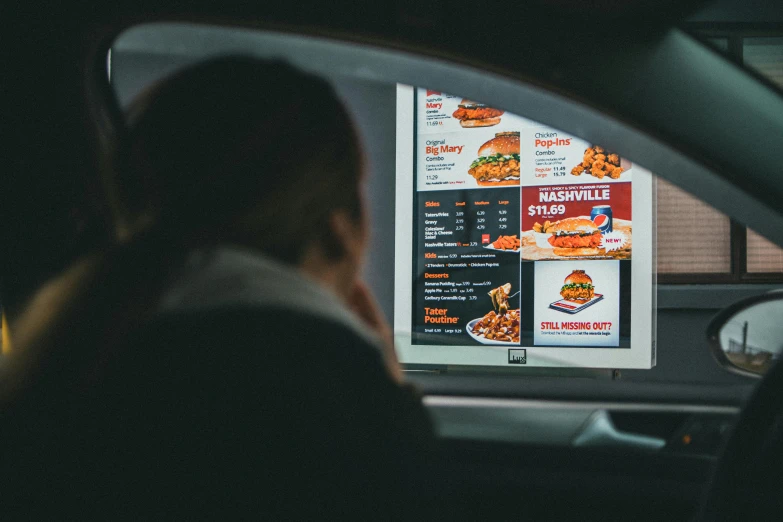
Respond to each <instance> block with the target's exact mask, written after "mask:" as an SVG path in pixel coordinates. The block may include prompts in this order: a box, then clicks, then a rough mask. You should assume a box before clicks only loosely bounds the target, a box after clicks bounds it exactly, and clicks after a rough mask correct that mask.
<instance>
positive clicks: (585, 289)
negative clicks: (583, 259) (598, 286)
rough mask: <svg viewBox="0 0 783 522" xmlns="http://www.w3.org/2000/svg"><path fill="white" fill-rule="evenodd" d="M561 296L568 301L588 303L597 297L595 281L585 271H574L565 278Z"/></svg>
mask: <svg viewBox="0 0 783 522" xmlns="http://www.w3.org/2000/svg"><path fill="white" fill-rule="evenodd" d="M560 295H561V296H563V299H566V300H568V301H576V302H577V303H586V302H587V301H589V300H590V299H592V298H593V296H595V287H593V280H592V279H591V278H590V276H589V275H587V274H585V271H584V270H574V271H573V272H571V273H570V274H569V275H568V277H566V278H565V281H564V282H563V288H561V289H560Z"/></svg>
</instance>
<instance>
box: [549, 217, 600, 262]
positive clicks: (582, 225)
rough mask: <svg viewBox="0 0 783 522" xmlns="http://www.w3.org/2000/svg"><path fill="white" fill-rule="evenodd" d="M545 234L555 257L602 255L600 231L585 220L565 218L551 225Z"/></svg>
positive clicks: (590, 221)
mask: <svg viewBox="0 0 783 522" xmlns="http://www.w3.org/2000/svg"><path fill="white" fill-rule="evenodd" d="M546 232H548V233H551V234H552V236H551V237H550V238H549V239H548V241H549V244H550V245H552V248H553V251H554V254H555V255H557V256H595V255H599V254H602V253H603V252H604V251H603V249H601V248H600V247H601V237H602V236H601V231H600V230H598V227H597V226H596V225H595V223H593V221H592V220H591V219H587V218H566V219H561V220H560V221H557V222H556V223H553V224H552V225H551V226H550V227H549V228H548V229H547V230H546Z"/></svg>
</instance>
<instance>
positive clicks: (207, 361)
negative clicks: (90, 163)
mask: <svg viewBox="0 0 783 522" xmlns="http://www.w3.org/2000/svg"><path fill="white" fill-rule="evenodd" d="M127 125H128V126H127V133H126V135H125V136H123V137H122V140H121V144H120V146H119V148H118V150H117V154H116V162H115V163H116V164H115V168H114V172H115V183H114V184H113V187H114V190H113V192H112V197H113V204H114V206H115V208H116V210H117V215H118V231H119V232H118V237H119V238H120V240H118V244H117V245H116V246H115V247H113V248H112V249H110V250H109V251H108V252H101V253H97V254H95V255H93V256H90V257H88V258H85V259H83V260H81V261H79V262H77V263H75V264H74V266H73V267H72V268H71V269H70V270H69V271H67V272H65V273H64V274H63V275H62V276H60V277H59V278H57V279H55V280H53V281H52V282H51V283H50V284H49V285H48V286H47V287H45V288H44V289H43V290H42V291H41V292H39V294H38V295H36V296H35V297H34V298H33V300H32V301H31V303H30V305H29V306H28V310H29V312H28V313H27V314H26V316H24V317H22V318H21V319H20V320H19V321H18V322H17V325H16V326H15V327H14V329H13V330H12V335H13V342H14V353H13V354H12V356H11V357H10V358H9V359H10V360H9V363H8V364H7V365H6V367H5V368H4V370H5V371H4V379H3V385H2V395H1V396H0V400H2V404H0V406H2V410H1V411H0V436H2V437H3V440H4V441H5V442H4V445H5V446H6V448H8V447H13V448H14V450H13V451H12V452H11V451H7V452H6V454H5V456H6V458H5V460H4V461H3V465H4V469H5V470H7V471H9V473H8V474H6V475H5V476H4V478H3V479H2V480H3V481H4V482H5V484H6V485H5V489H4V490H3V491H4V498H5V499H6V500H4V505H5V506H6V507H8V508H9V509H10V511H8V512H9V513H14V511H13V509H12V508H13V507H16V508H17V509H19V512H20V513H22V514H24V515H44V514H47V515H51V514H52V513H56V514H58V515H65V514H81V515H83V516H84V515H98V516H102V517H104V518H106V517H108V518H126V517H127V518H217V517H221V518H226V517H229V516H231V517H235V516H242V517H252V518H263V519H280V518H285V519H294V518H318V519H326V518H335V517H340V518H357V517H361V518H365V519H367V518H368V517H372V518H373V519H386V518H394V519H398V518H406V517H413V518H422V517H423V516H424V513H426V512H427V511H426V510H427V508H428V506H431V505H432V498H431V496H430V495H428V492H429V491H430V487H429V485H428V484H427V482H428V479H426V477H425V476H424V474H423V473H422V472H421V471H422V470H426V469H427V467H428V465H429V464H428V462H429V461H430V459H431V452H432V444H433V441H432V430H431V426H430V422H429V418H428V416H427V413H426V411H425V410H424V408H423V406H422V403H421V400H420V398H419V397H418V396H417V394H416V393H415V391H413V390H412V389H411V388H410V387H409V386H408V385H406V384H405V383H404V382H403V380H402V377H401V371H400V367H399V364H398V362H397V359H396V356H395V353H394V345H393V336H392V332H391V329H390V328H389V326H388V325H387V323H386V322H385V320H384V319H383V315H382V314H381V313H380V311H379V309H378V306H377V305H376V303H375V301H374V299H373V296H372V295H371V292H370V291H369V290H368V287H367V286H366V285H365V284H364V283H363V282H362V279H361V276H360V267H361V265H362V261H363V255H364V250H365V248H366V244H367V236H368V233H369V230H368V229H369V225H368V222H367V216H366V213H365V203H364V197H363V180H364V177H365V173H364V170H365V161H364V158H363V155H362V150H361V146H360V142H359V139H358V136H357V133H356V131H355V128H354V126H353V124H352V122H351V119H350V117H349V115H348V113H347V112H346V110H345V108H344V106H343V105H342V103H341V102H340V100H339V99H338V97H337V96H336V94H335V92H334V90H333V89H332V88H331V86H330V85H329V84H328V83H327V82H325V81H324V80H322V79H320V78H318V77H315V76H313V75H310V74H305V73H303V72H301V71H298V70H297V69H295V68H293V67H291V66H289V65H287V64H284V63H281V62H266V61H259V60H255V59H250V58H241V57H227V58H220V59H215V60H212V61H209V62H205V63H202V64H199V65H195V66H192V67H190V68H187V69H185V70H182V71H181V72H179V73H177V74H175V75H174V76H172V77H169V78H167V79H164V80H163V81H161V82H159V83H157V84H156V85H154V86H153V87H152V88H150V89H149V90H148V91H146V92H145V93H143V94H142V95H141V96H140V97H139V98H138V99H137V100H136V101H135V102H134V103H133V105H132V107H131V108H130V110H129V111H128V122H127ZM31 518H34V517H31Z"/></svg>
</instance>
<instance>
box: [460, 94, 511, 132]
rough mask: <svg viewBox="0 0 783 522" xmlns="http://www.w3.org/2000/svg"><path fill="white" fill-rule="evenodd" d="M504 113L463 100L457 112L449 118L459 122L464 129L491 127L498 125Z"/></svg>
mask: <svg viewBox="0 0 783 522" xmlns="http://www.w3.org/2000/svg"><path fill="white" fill-rule="evenodd" d="M504 112H505V111H501V110H499V109H493V108H492V107H487V106H486V105H484V104H483V103H477V102H474V101H470V100H466V99H463V100H462V101H461V102H460V104H459V105H457V110H456V111H454V114H452V115H451V116H452V117H453V118H455V119H457V120H459V124H460V125H462V126H463V127H464V128H466V129H468V128H472V127H491V126H493V125H497V124H498V123H500V117H501V116H502V115H503V113H504Z"/></svg>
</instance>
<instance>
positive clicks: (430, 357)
mask: <svg viewBox="0 0 783 522" xmlns="http://www.w3.org/2000/svg"><path fill="white" fill-rule="evenodd" d="M414 99H415V97H414V88H413V87H411V86H406V85H398V86H397V152H396V177H397V180H396V181H397V183H396V219H395V222H396V227H395V260H394V264H395V306H394V333H395V342H396V345H397V353H398V356H399V359H400V362H402V363H404V364H427V365H468V366H509V367H514V366H517V367H523V366H521V365H519V358H520V356H521V357H522V358H523V359H524V364H525V365H526V366H527V367H578V368H634V369H649V368H652V367H653V366H655V363H656V350H655V314H656V310H655V290H656V289H655V285H656V281H655V277H656V276H655V245H656V237H655V196H654V195H655V178H654V176H653V175H652V174H651V173H649V172H648V171H646V170H644V169H643V168H641V167H639V166H638V165H634V170H633V180H632V184H633V185H632V186H633V190H632V207H633V225H634V226H633V257H632V258H631V260H630V262H631V263H632V273H631V325H632V328H631V341H630V348H596V347H552V346H546V347H542V346H539V347H536V346H524V345H523V346H493V345H474V346H459V345H421V344H416V345H414V344H412V342H411V341H412V334H411V333H412V320H411V318H412V303H413V295H412V293H413V290H412V286H413V285H412V278H413V252H414V244H413V239H412V237H411V232H412V230H413V226H414V214H415V210H414V208H413V197H412V195H413V193H414V183H415V179H416V176H415V172H414V168H415V166H414V147H415V143H414V124H415V122H414V118H415V108H414ZM625 262H628V261H625ZM555 263H558V262H555ZM512 359H515V361H514V363H513V365H512V362H511V360H512Z"/></svg>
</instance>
